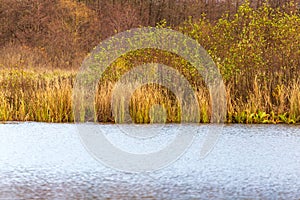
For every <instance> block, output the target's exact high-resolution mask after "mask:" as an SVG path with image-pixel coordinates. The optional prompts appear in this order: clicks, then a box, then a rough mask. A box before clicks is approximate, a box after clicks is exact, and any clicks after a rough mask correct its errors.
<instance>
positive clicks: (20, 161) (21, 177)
mask: <svg viewBox="0 0 300 200" xmlns="http://www.w3.org/2000/svg"><path fill="white" fill-rule="evenodd" d="M101 126H104V128H105V129H107V130H111V132H112V136H111V139H112V140H114V138H117V136H116V135H117V134H120V133H114V132H115V131H116V126H114V125H101ZM208 126H211V125H200V126H199V129H200V130H201V131H199V134H198V136H197V137H196V139H195V141H194V143H193V144H192V146H191V147H190V148H189V149H188V150H187V152H186V153H185V154H184V155H183V156H182V157H181V158H180V159H179V160H177V161H176V162H175V163H173V164H171V165H170V166H168V167H166V168H164V169H162V170H158V171H154V172H148V173H128V172H120V171H118V170H115V169H112V168H109V167H106V166H104V165H103V164H101V163H99V162H97V161H96V160H95V159H94V158H93V157H92V156H91V155H89V154H88V153H87V151H86V150H85V148H84V147H83V145H82V144H81V142H80V139H79V136H78V134H77V129H76V126H75V125H74V124H45V123H15V124H0V198H46V199H53V198H67V199H74V198H98V199H105V198H113V199H117V198H118V199H120V198H122V199H133V198H138V199H140V198H154V199H178V198H180V199H191V198H195V199H199V198H201V199H300V178H299V177H300V127H299V126H287V125H250V126H249V125H228V126H227V125H226V126H224V129H223V130H224V131H223V134H222V135H221V136H220V138H219V140H218V142H217V144H216V146H215V148H214V149H213V150H212V151H211V153H210V154H209V155H208V156H207V157H206V158H205V159H200V158H199V156H198V155H199V151H200V149H199V144H200V143H201V141H202V139H203V136H204V132H205V130H206V129H207V128H208ZM167 129H168V131H167V132H166V134H167V136H166V135H162V136H159V137H158V138H156V139H157V140H158V141H159V140H166V138H168V134H171V133H172V130H173V129H176V125H171V126H169V127H167ZM114 134H115V136H114ZM160 137H161V138H160ZM122 141H123V140H118V141H117V140H116V141H115V142H116V145H120V146H121V147H122V148H124V149H129V150H130V149H131V148H132V147H131V145H129V144H128V143H127V142H128V141H127V142H122ZM157 144H160V143H159V142H158V143H157ZM161 145H163V142H162V144H161ZM148 148H149V151H151V147H148ZM152 148H154V147H152ZM155 148H157V147H155ZM132 149H134V148H132ZM133 151H134V150H133Z"/></svg>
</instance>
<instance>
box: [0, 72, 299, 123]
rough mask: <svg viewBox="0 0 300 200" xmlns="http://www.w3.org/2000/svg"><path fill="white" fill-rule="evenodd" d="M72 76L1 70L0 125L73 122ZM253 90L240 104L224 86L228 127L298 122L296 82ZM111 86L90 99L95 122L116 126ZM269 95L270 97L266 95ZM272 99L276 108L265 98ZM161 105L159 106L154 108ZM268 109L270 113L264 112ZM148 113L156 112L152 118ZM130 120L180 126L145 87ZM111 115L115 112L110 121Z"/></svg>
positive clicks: (159, 92)
mask: <svg viewBox="0 0 300 200" xmlns="http://www.w3.org/2000/svg"><path fill="white" fill-rule="evenodd" d="M75 75H76V72H74V71H67V70H53V71H47V70H37V69H16V68H10V69H2V70H0V83H1V84H0V85H1V86H0V121H37V122H73V121H74V116H73V113H72V87H73V82H74V79H75ZM253 84H254V87H256V90H255V92H254V93H252V94H250V95H249V97H248V98H247V100H246V101H243V100H241V99H231V97H230V85H227V86H226V87H227V101H228V106H227V110H228V113H227V122H228V123H274V124H277V123H288V124H290V123H299V122H300V87H299V82H297V81H295V82H292V83H291V84H290V85H288V86H278V87H277V88H278V89H277V91H276V92H273V93H270V91H267V90H266V89H264V87H263V85H260V86H258V85H257V83H255V82H254V83H253ZM113 87H114V83H113V82H111V81H107V82H104V84H102V86H101V87H99V91H98V93H97V95H96V99H95V102H96V113H97V118H98V121H100V122H120V121H122V117H123V118H124V113H122V112H120V110H121V111H122V109H118V107H119V108H120V107H122V106H123V107H124V105H125V104H124V102H122V101H120V102H117V103H116V104H115V105H116V106H114V107H113V109H115V110H112V108H111V95H112V89H113ZM195 95H196V97H197V99H198V102H199V110H200V122H201V123H208V122H209V120H210V116H211V113H210V112H211V111H210V100H209V95H208V93H207V90H206V89H205V88H203V87H198V88H197V89H196V92H195ZM270 95H271V96H270ZM271 98H275V99H276V101H277V106H275V105H273V104H272V103H271V102H270V101H268V99H271ZM159 105H161V106H159ZM270 107H271V108H272V110H270V109H269V108H270ZM153 108H158V112H156V113H154V112H153ZM129 110H130V115H131V117H132V119H133V121H134V122H136V123H151V122H152V123H153V122H174V123H176V122H180V120H181V118H180V117H181V116H180V115H181V110H180V106H179V102H178V100H177V99H176V98H175V96H174V94H172V93H170V91H168V89H167V88H163V87H160V86H158V85H154V84H152V85H151V84H150V85H146V86H143V87H140V88H138V89H137V90H135V92H134V93H133V95H132V97H131V99H130V103H129ZM112 113H116V116H117V117H116V118H115V117H113V114H112Z"/></svg>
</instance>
